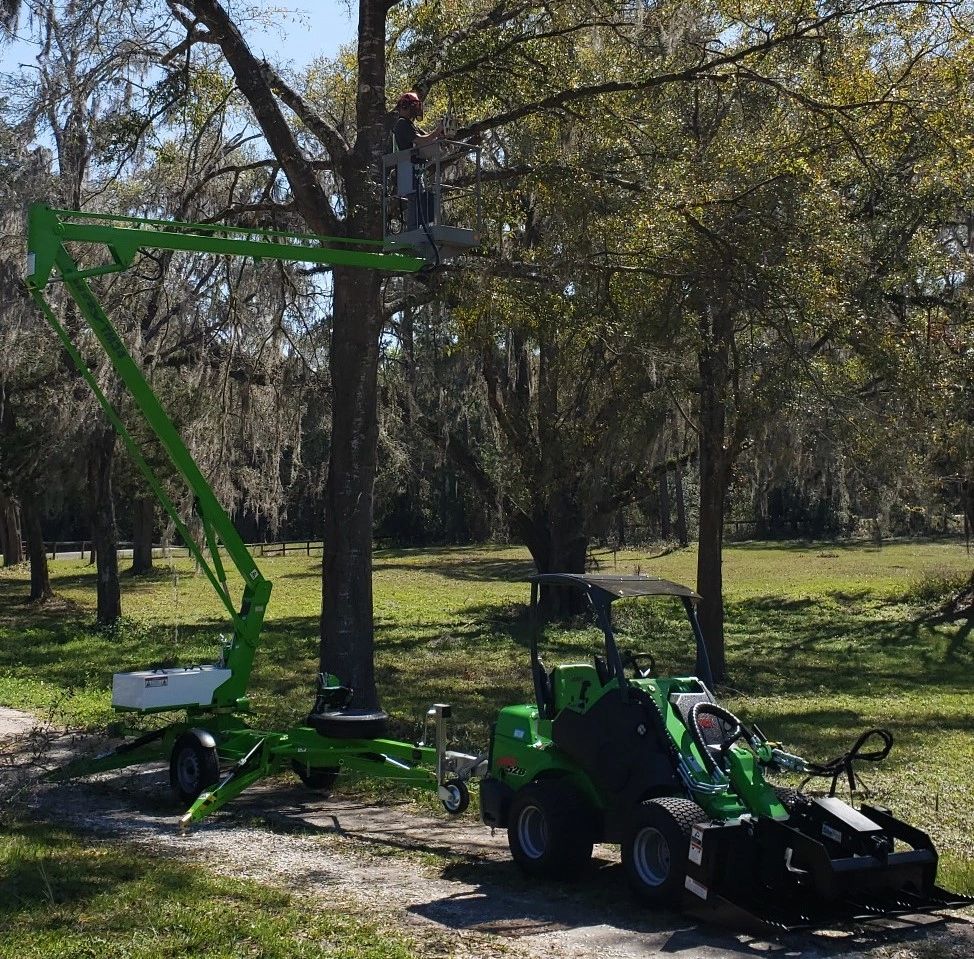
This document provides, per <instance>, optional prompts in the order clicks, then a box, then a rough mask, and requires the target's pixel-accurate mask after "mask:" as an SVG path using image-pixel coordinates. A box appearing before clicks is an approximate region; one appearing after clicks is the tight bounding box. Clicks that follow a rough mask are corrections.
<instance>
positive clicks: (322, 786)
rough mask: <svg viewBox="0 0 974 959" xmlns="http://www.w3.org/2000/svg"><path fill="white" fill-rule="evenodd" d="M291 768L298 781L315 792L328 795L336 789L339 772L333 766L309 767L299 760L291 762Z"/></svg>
mask: <svg viewBox="0 0 974 959" xmlns="http://www.w3.org/2000/svg"><path fill="white" fill-rule="evenodd" d="M291 768H292V769H293V770H294V772H295V774H296V775H297V777H298V779H300V780H301V782H303V783H304V784H305V786H307V787H308V789H313V790H314V791H315V792H320V793H324V794H325V795H328V793H330V792H331V791H332V789H334V788H335V780H336V779H338V772H339V770H338V769H337V768H336V767H333V766H310V767H309V766H308V765H307V763H303V762H301V761H300V760H298V759H292V760H291Z"/></svg>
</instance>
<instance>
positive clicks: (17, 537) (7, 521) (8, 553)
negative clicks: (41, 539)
mask: <svg viewBox="0 0 974 959" xmlns="http://www.w3.org/2000/svg"><path fill="white" fill-rule="evenodd" d="M0 550H2V551H3V565H4V566H16V565H17V564H18V563H22V562H23V561H24V544H23V542H22V539H21V532H20V510H19V509H18V508H17V501H16V500H14V499H11V498H10V497H9V496H5V495H4V494H3V493H0Z"/></svg>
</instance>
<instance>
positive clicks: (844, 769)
mask: <svg viewBox="0 0 974 959" xmlns="http://www.w3.org/2000/svg"><path fill="white" fill-rule="evenodd" d="M874 737H876V738H878V739H879V740H880V741H881V742H882V744H883V745H882V746H881V747H880V748H879V749H873V750H871V751H869V752H866V751H865V750H864V749H863V746H865V745H866V743H867V742H869V740H870V739H872V738H874ZM892 748H893V734H892V733H891V732H890V731H889V730H888V729H867V730H866V731H865V732H864V733H862V735H860V737H859V738H858V739H857V740H856V741H855V742H854V743H853V744H852V748H851V749H850V750H849V751H848V752H847V753H843V754H842V755H841V756H836V758H835V759H830V760H829V761H828V762H826V763H807V764H806V765H807V767H808V770H807V771H808V773H809V776H808V777H807V778H806V779H805V781H804V782H803V783H802V784H801V786H799V792H801V790H803V789H804V788H805V786H806V785H807V784H808V782H809V781H810V780H812V779H815V778H818V777H823V778H828V777H829V776H831V777H832V785H831V787H830V788H829V795H830V796H834V795H835V790H836V787H837V785H838V782H839V777H840V776H841V775H842V774H843V773H845V776H846V779H847V781H848V783H849V792H850V793H854V792H855V791H856V789H857V788H858V787H859V786H860V785H863V786H865V783H863V782H862V780H861V779H860V778H859V775H858V774H857V773H856V770H855V765H854V764H855V763H857V762H864V763H878V762H882V760H884V759H885V758H886V757H887V756H888V755H889V752H890V750H891V749H892Z"/></svg>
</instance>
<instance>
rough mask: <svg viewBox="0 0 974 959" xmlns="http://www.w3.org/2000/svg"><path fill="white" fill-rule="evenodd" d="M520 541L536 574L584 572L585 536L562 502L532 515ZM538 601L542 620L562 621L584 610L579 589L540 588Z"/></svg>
mask: <svg viewBox="0 0 974 959" xmlns="http://www.w3.org/2000/svg"><path fill="white" fill-rule="evenodd" d="M524 539H525V542H526V544H527V547H528V551H529V552H530V553H531V558H532V559H533V560H534V568H535V569H536V570H537V571H538V572H539V573H584V572H585V560H586V558H587V556H588V536H586V535H585V534H584V533H583V532H582V521H581V516H580V515H579V513H578V511H577V510H574V509H572V508H571V507H569V506H566V505H565V504H563V503H562V504H555V505H553V506H550V507H549V508H548V509H547V510H546V511H544V512H537V513H535V516H534V518H533V522H532V528H531V531H530V534H528V535H525V536H524ZM539 602H540V606H541V612H542V614H543V615H544V616H545V617H546V618H553V619H563V618H565V617H568V616H574V615H576V614H578V613H582V612H584V611H585V600H584V597H583V595H582V592H581V590H578V589H572V588H567V587H563V586H542V587H541V593H540V596H539Z"/></svg>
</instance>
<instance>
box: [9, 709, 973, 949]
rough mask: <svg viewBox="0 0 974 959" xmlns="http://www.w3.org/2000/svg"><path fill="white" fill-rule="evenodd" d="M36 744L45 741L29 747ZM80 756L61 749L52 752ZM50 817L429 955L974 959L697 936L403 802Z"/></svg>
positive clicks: (278, 789)
mask: <svg viewBox="0 0 974 959" xmlns="http://www.w3.org/2000/svg"><path fill="white" fill-rule="evenodd" d="M30 725H31V720H30V718H29V717H24V715H23V714H17V713H14V711H12V710H4V709H0V752H2V753H5V756H6V759H7V765H5V766H3V767H0V776H3V775H4V774H9V770H10V769H11V768H12V767H11V765H10V762H11V760H12V759H14V758H16V757H17V756H18V755H22V754H24V752H29V751H30V748H31V747H30V742H31V740H30V738H29V727H30ZM35 742H36V737H35ZM77 747H78V743H77V741H76V740H65V739H60V740H56V741H55V742H54V745H53V748H54V751H55V753H57V752H67V751H71V750H73V749H75V748H77ZM31 809H32V811H33V814H34V815H36V816H37V817H38V818H40V819H46V820H51V821H54V822H57V823H59V824H64V825H68V826H72V827H74V828H77V829H80V830H83V831H85V832H87V833H88V834H90V835H91V836H92V838H93V840H94V841H125V842H131V843H135V844H139V845H145V846H146V847H147V848H151V849H152V850H153V852H154V853H155V854H159V855H174V856H175V855H178V856H180V857H181V858H185V857H187V856H189V857H193V858H196V859H198V860H200V861H202V862H205V863H206V864H207V866H208V867H209V868H211V869H213V870H215V871H217V872H222V873H226V874H228V875H233V876H237V877H241V876H243V877H250V878H254V879H257V880H260V881H262V882H268V883H273V884H276V885H279V886H283V887H287V888H288V889H291V890H295V891H299V892H300V894H301V896H302V897H303V898H305V899H311V900H317V901H319V902H321V903H322V904H328V905H335V904H342V905H344V906H346V907H347V908H349V909H352V910H354V911H356V912H358V913H360V914H367V915H370V916H371V917H373V918H374V919H375V920H376V921H377V922H378V923H379V924H380V925H383V926H386V927H389V926H390V925H394V926H397V927H400V928H403V929H404V930H405V931H406V932H408V933H409V934H410V935H412V936H413V937H414V938H415V939H416V940H417V941H418V942H419V943H421V946H422V951H423V953H424V954H425V955H430V956H458V957H465V956H468V955H473V954H477V955H478V956H495V955H497V956H501V955H504V956H519V957H530V959H548V957H556V956H557V957H572V959H629V957H652V956H657V957H661V956H674V957H685V959H738V957H744V956H756V955H766V954H771V955H777V956H781V957H788V959H845V957H852V956H863V957H869V959H969V957H970V956H972V955H974V924H970V923H968V922H966V921H952V922H949V923H946V924H938V925H936V926H931V927H928V928H898V929H890V930H884V931H880V932H876V933H866V932H865V931H863V930H855V931H847V932H844V933H841V934H839V933H835V934H831V935H799V936H789V937H787V938H785V939H783V940H781V941H772V942H769V941H760V940H755V939H753V938H750V937H747V936H743V935H742V936H737V935H732V934H728V933H725V932H722V931H720V930H715V929H713V928H711V927H701V926H699V925H697V924H696V923H694V922H692V921H689V920H687V919H685V918H682V917H680V916H678V915H675V914H672V913H663V912H660V913H647V912H645V911H639V910H637V909H635V908H634V907H633V905H632V903H631V901H630V900H629V897H628V895H627V894H626V890H625V886H624V882H623V879H622V876H621V869H620V868H619V866H618V862H617V857H616V856H614V855H613V851H612V850H610V849H609V848H608V847H599V848H598V849H597V850H596V861H595V863H594V866H593V869H592V872H591V874H590V875H589V876H588V877H587V878H586V879H585V880H583V881H582V882H581V883H579V884H578V885H576V886H562V885H558V884H554V883H544V884H541V883H536V884H532V883H529V882H527V881H526V880H524V879H523V878H522V877H521V876H520V875H519V873H518V872H517V870H516V869H515V868H514V867H513V865H512V863H511V861H510V858H509V856H508V853H507V842H506V837H505V836H504V835H502V834H501V833H500V832H498V833H497V834H496V835H494V836H491V833H490V831H489V830H487V829H486V828H484V827H483V826H481V825H479V824H478V823H476V822H475V821H474V820H473V819H472V818H466V817H464V818H462V819H460V820H459V821H457V820H447V819H446V818H445V817H444V818H442V819H441V818H437V817H436V816H434V815H424V814H421V813H417V812H416V810H415V809H414V808H412V807H407V806H405V805H384V806H381V807H376V806H368V805H365V804H362V803H359V802H355V801H352V800H348V799H342V798H334V799H330V800H322V799H321V798H320V797H317V796H315V795H314V794H313V793H310V792H308V791H307V790H305V789H304V787H303V786H301V785H300V784H299V783H297V782H295V783H294V784H293V785H292V784H288V785H270V786H264V787H262V788H260V787H258V788H254V789H251V790H250V791H248V793H246V794H245V796H243V797H242V798H241V799H239V800H237V801H236V802H235V803H233V804H232V805H231V807H228V810H227V811H226V812H224V813H222V814H219V815H217V816H216V817H214V819H213V820H212V821H207V822H206V823H204V824H203V825H201V826H199V827H197V828H196V829H195V830H194V831H193V832H191V833H188V834H181V833H180V832H179V830H178V826H177V823H178V818H179V814H180V813H181V812H182V809H179V808H176V807H174V806H173V804H172V802H171V800H170V798H169V792H168V782H167V773H166V770H164V769H161V768H158V767H157V768H152V769H147V768H142V769H140V770H138V771H137V772H134V773H133V772H132V771H125V772H122V773H116V774H111V775H106V776H103V777H100V778H99V779H98V781H97V782H94V783H92V782H89V783H84V784H82V783H72V784H65V785H62V786H52V787H45V788H43V789H41V790H39V791H37V792H36V793H35V794H34V796H33V798H32V799H31Z"/></svg>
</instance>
